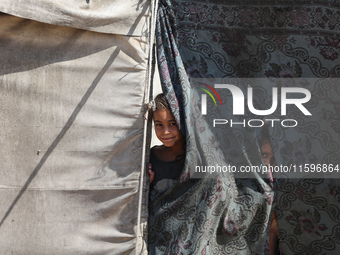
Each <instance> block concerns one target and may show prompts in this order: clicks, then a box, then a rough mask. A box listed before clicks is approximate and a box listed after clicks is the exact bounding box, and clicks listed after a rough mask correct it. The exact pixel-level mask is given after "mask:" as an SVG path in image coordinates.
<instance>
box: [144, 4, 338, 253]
mask: <svg viewBox="0 0 340 255" xmlns="http://www.w3.org/2000/svg"><path fill="white" fill-rule="evenodd" d="M339 13H340V4H339V3H337V2H336V1H275V3H273V1H260V2H259V1H254V0H243V1H234V0H232V1H202V0H195V1H184V0H175V1H165V0H164V1H161V3H160V6H159V11H158V17H157V28H156V39H157V50H158V63H159V70H160V76H161V82H162V88H163V91H164V93H165V94H166V97H167V99H168V101H169V102H170V104H171V107H172V111H173V113H174V116H175V117H176V120H177V122H178V124H179V126H180V129H181V131H182V132H183V133H184V134H185V135H186V141H187V155H186V163H185V167H184V170H183V174H182V176H181V182H180V183H179V184H178V185H176V186H175V187H173V188H172V189H170V190H169V191H168V192H166V193H165V194H164V195H163V196H162V197H160V198H159V199H158V200H156V201H155V202H154V203H152V204H150V212H149V213H150V218H149V240H148V242H149V253H150V254H261V255H262V254H268V228H269V226H270V222H271V217H272V213H273V211H275V214H276V219H277V223H278V229H279V238H280V241H279V247H280V251H281V253H282V254H289V255H290V254H327V255H328V254H338V250H339V249H340V238H339V236H340V224H339V221H340V218H339V215H340V210H339V209H340V204H339V203H340V199H339V197H340V187H339V179H338V176H339V174H338V172H337V171H336V167H337V166H338V167H339V163H340V149H339V148H340V130H339V128H338V126H339V124H340V116H339V113H340V108H339V105H340V86H339V85H338V84H339V79H338V78H339V77H340V64H339V54H340V33H339V29H340V15H339ZM196 78H209V79H214V78H218V79H224V80H228V81H230V80H231V79H239V78H242V79H243V78H246V79H261V78H264V79H268V80H270V81H275V82H277V81H280V82H281V81H282V79H288V78H291V79H297V80H296V81H297V82H298V84H295V85H294V86H296V87H304V88H305V89H307V90H308V91H310V92H311V99H310V100H309V102H308V103H307V104H306V105H305V107H306V108H307V109H308V110H309V111H310V112H311V113H312V115H311V116H307V117H305V118H302V117H300V116H298V112H299V111H300V110H299V109H295V108H289V109H288V111H289V113H287V115H286V118H287V119H297V123H298V125H297V126H296V127H295V128H286V127H284V126H282V125H272V126H269V130H268V134H269V139H270V142H271V146H272V149H273V153H274V155H275V160H276V165H281V166H292V167H293V168H294V167H295V169H298V170H300V169H303V171H306V169H305V166H306V167H307V168H308V169H307V170H309V172H304V174H305V175H294V174H290V175H282V173H273V177H274V186H275V204H274V206H273V202H274V190H273V188H272V183H271V182H270V178H269V176H267V175H259V174H256V173H252V174H249V175H248V176H247V177H248V178H238V177H239V176H235V175H233V174H231V173H228V174H226V173H221V174H219V175H214V176H213V178H211V177H210V178H209V177H207V176H206V175H204V176H199V177H200V178H195V176H194V174H193V169H194V168H195V167H197V166H204V165H205V166H207V165H211V164H215V165H220V166H223V165H238V166H241V165H244V166H246V165H261V164H263V161H262V159H261V151H260V148H261V141H260V140H259V137H260V136H259V134H261V133H262V130H260V129H251V128H243V129H242V128H235V129H232V131H230V132H229V131H222V133H223V135H222V136H218V135H216V134H215V133H214V132H213V131H212V128H211V124H210V123H208V122H207V121H206V120H207V119H206V118H203V117H202V113H201V108H200V103H201V102H198V100H199V97H198V96H197V87H195V85H194V80H195V79H196ZM276 84H277V83H276ZM285 86H286V85H285V84H284V82H283V83H282V82H281V83H280V85H279V87H280V89H281V88H283V87H285ZM271 91H272V87H270V86H269V87H263V88H262V90H261V92H263V93H262V94H261V95H258V96H257V98H256V99H254V100H255V103H254V104H255V105H256V106H259V105H261V104H262V105H263V106H264V107H267V108H264V109H268V108H269V107H270V102H267V101H268V95H269V93H270V92H271ZM223 103H224V102H223ZM221 104H222V102H221ZM268 106H269V107H268ZM228 107H229V108H228ZM230 107H231V104H229V105H228V104H227V106H226V108H223V111H225V112H231V111H232V109H231V108H230ZM300 113H301V112H300ZM280 117H282V116H277V115H275V114H273V116H272V118H280ZM311 166H312V168H314V170H315V171H314V172H312V170H313V169H311V168H310V167H311ZM318 166H320V167H321V168H319V169H322V167H323V168H324V170H325V171H324V172H323V174H324V175H321V174H316V170H317V167H318ZM299 167H300V168H299ZM331 171H332V174H331V175H327V174H329V172H331Z"/></svg>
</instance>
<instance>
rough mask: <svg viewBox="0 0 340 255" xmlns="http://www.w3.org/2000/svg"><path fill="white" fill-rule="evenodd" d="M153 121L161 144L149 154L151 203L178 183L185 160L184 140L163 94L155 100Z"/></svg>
mask: <svg viewBox="0 0 340 255" xmlns="http://www.w3.org/2000/svg"><path fill="white" fill-rule="evenodd" d="M153 110H154V111H153V119H154V126H155V132H156V136H157V138H158V139H159V140H160V141H161V142H162V143H163V145H160V146H154V147H153V148H151V152H150V164H149V174H150V183H151V187H150V199H151V201H152V200H154V199H155V198H156V197H158V196H159V195H160V194H162V193H163V192H165V191H167V190H168V189H170V188H171V187H172V186H173V185H175V184H176V183H177V182H178V179H179V177H180V175H181V173H182V169H183V166H184V161H185V160H184V159H185V138H184V136H183V135H182V133H181V132H180V130H179V128H178V126H177V123H176V120H175V117H174V116H173V114H172V113H171V110H170V106H169V103H168V101H167V100H166V98H165V96H164V94H159V95H158V96H157V97H156V98H155V109H153Z"/></svg>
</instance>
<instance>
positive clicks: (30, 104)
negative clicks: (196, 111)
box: [0, 1, 150, 255]
mask: <svg viewBox="0 0 340 255" xmlns="http://www.w3.org/2000/svg"><path fill="white" fill-rule="evenodd" d="M0 11H2V12H3V13H2V14H1V15H0V57H1V67H0V105H1V111H0V123H1V124H0V127H1V135H0V145H1V150H0V158H1V165H0V176H1V178H0V197H1V199H0V201H1V206H0V253H1V254H63V255H65V254H135V253H136V254H143V253H146V252H145V249H146V247H145V241H144V239H145V238H143V234H144V235H145V233H144V232H145V226H146V218H147V216H146V215H145V212H146V209H145V203H144V202H145V200H144V194H145V190H144V186H145V180H144V179H143V175H141V170H142V168H143V164H142V163H143V143H144V140H145V134H144V133H145V132H144V130H145V128H144V126H145V124H144V122H145V121H144V118H143V115H144V107H143V104H144V101H145V100H147V99H145V96H144V95H145V93H146V91H145V88H146V87H147V76H148V74H147V73H148V72H147V68H148V59H149V57H148V53H149V41H148V40H149V38H148V32H149V17H150V3H149V1H113V2H111V3H106V2H105V1H99V2H98V1H97V2H95V1H93V2H92V1H91V2H90V1H72V2H69V1H58V3H55V2H54V1H38V2H37V1H34V3H32V1H25V2H22V1H2V2H1V4H0ZM9 14H10V15H9ZM32 19H35V20H32ZM37 20H38V21H40V22H38V21H37Z"/></svg>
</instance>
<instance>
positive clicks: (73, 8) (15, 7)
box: [0, 0, 150, 36]
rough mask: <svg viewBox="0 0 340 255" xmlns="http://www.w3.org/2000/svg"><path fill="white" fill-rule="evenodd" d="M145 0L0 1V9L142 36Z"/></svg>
mask: <svg viewBox="0 0 340 255" xmlns="http://www.w3.org/2000/svg"><path fill="white" fill-rule="evenodd" d="M149 6H150V4H149V1H148V0H128V1H126V0H113V1H107V0H71V1H70V0H58V1H53V0H25V1H23V0H1V3H0V12H4V13H8V14H11V15H15V16H18V17H23V18H26V19H31V20H36V21H40V22H44V23H49V24H54V25H59V26H70V27H74V28H80V29H85V30H90V31H96V32H101V33H109V34H121V35H135V36H141V35H143V34H144V35H145V33H146V32H147V31H148V20H149V15H148V11H149Z"/></svg>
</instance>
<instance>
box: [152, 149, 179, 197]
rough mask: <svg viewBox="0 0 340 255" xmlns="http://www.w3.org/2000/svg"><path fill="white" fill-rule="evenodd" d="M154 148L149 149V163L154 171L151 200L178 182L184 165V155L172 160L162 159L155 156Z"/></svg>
mask: <svg viewBox="0 0 340 255" xmlns="http://www.w3.org/2000/svg"><path fill="white" fill-rule="evenodd" d="M154 149H155V147H153V148H152V149H151V151H150V163H151V165H152V171H153V172H154V173H155V176H154V180H153V182H152V183H151V189H150V199H151V200H153V199H155V198H156V197H157V196H158V195H160V194H162V193H163V192H165V191H167V190H168V189H170V188H171V187H172V186H174V185H175V184H176V183H178V179H179V177H180V175H181V173H182V170H183V166H184V157H181V158H180V159H178V160H174V161H163V160H161V159H159V158H158V157H157V156H156V154H155V151H154Z"/></svg>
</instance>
